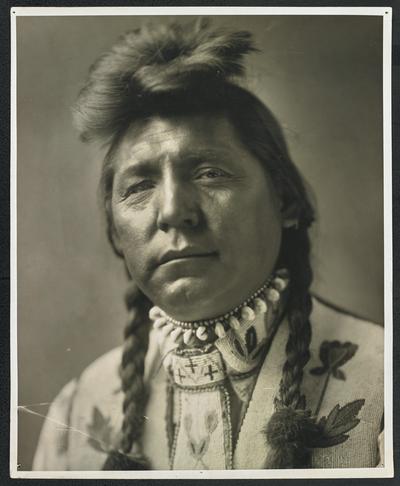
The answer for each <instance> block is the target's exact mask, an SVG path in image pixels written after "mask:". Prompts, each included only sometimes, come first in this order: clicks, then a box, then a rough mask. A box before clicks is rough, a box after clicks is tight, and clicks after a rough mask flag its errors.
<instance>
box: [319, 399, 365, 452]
mask: <svg viewBox="0 0 400 486" xmlns="http://www.w3.org/2000/svg"><path fill="white" fill-rule="evenodd" d="M364 403H365V400H364V399H360V400H354V401H353V402H350V403H347V404H346V405H344V406H343V407H341V406H340V405H335V406H334V407H333V409H332V410H331V411H330V413H329V415H328V416H327V417H321V419H320V420H319V421H318V423H317V426H318V428H319V434H318V435H317V436H315V437H313V440H312V443H311V444H310V447H332V446H334V445H338V444H341V443H343V442H345V441H346V440H347V439H348V438H349V436H348V435H346V434H347V432H350V430H352V429H354V427H356V426H357V425H358V424H359V423H360V419H359V418H358V413H359V412H360V410H361V408H362V407H363V405H364Z"/></svg>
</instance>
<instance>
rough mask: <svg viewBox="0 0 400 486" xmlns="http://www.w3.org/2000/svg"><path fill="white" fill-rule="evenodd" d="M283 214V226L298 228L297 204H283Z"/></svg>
mask: <svg viewBox="0 0 400 486" xmlns="http://www.w3.org/2000/svg"><path fill="white" fill-rule="evenodd" d="M281 215H282V227H283V228H296V229H297V227H298V225H299V210H298V207H297V205H296V204H295V203H294V202H292V203H289V204H284V203H283V202H282V205H281Z"/></svg>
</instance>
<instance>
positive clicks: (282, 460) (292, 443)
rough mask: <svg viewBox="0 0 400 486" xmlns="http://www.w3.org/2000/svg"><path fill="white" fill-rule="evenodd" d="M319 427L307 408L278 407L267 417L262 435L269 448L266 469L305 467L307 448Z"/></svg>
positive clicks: (317, 432) (308, 450)
mask: <svg viewBox="0 0 400 486" xmlns="http://www.w3.org/2000/svg"><path fill="white" fill-rule="evenodd" d="M319 434H320V429H319V427H318V426H317V424H316V423H315V420H314V418H313V417H312V416H311V411H309V410H308V411H304V410H295V409H293V408H291V407H282V408H279V409H278V410H276V412H275V413H274V414H273V415H272V417H271V418H270V420H269V422H268V424H267V426H266V429H265V436H266V441H267V444H268V446H269V447H270V451H269V452H268V455H267V458H266V461H265V464H264V467H265V468H266V469H291V468H304V467H309V464H310V460H311V454H310V449H309V448H308V447H307V444H309V443H310V442H311V440H312V438H314V437H315V436H318V435H319Z"/></svg>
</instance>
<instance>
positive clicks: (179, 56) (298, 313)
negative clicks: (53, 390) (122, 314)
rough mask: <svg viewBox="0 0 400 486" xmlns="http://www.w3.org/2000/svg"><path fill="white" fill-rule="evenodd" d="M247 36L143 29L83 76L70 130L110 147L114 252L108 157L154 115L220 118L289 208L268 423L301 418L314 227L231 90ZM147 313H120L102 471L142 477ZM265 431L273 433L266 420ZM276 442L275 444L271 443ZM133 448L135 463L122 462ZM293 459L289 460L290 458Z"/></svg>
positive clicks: (254, 105) (245, 95) (244, 97)
mask: <svg viewBox="0 0 400 486" xmlns="http://www.w3.org/2000/svg"><path fill="white" fill-rule="evenodd" d="M254 50H255V48H254V46H253V42H252V38H251V34H250V33H249V32H245V31H236V32H229V31H226V30H212V29H211V28H210V25H209V22H208V20H206V19H200V20H199V21H197V22H194V23H192V22H190V23H187V24H179V23H172V24H169V25H161V26H152V25H147V26H144V27H142V28H140V29H136V30H134V31H132V32H129V33H128V34H126V35H125V36H124V37H123V38H122V39H121V40H120V41H119V42H118V43H117V44H116V45H115V46H114V47H113V48H112V49H111V51H109V52H108V53H106V54H105V55H103V56H102V57H101V58H100V59H99V60H98V61H97V62H96V63H95V64H94V65H93V66H92V68H91V70H90V74H89V78H88V80H87V82H86V85H85V86H84V88H83V89H82V91H81V93H80V95H79V98H78V101H77V104H76V105H75V111H74V114H75V123H76V125H77V127H78V128H79V130H80V134H81V138H82V139H83V140H85V141H87V140H100V141H102V142H103V143H105V144H106V145H107V146H108V152H107V155H106V157H105V159H104V164H103V172H102V179H101V190H102V197H103V202H104V209H105V213H106V216H107V228H108V230H107V231H108V236H109V239H110V242H111V244H112V245H113V247H114V250H115V252H116V253H117V254H118V255H119V256H122V255H121V254H120V253H119V251H118V249H117V248H116V247H115V245H114V244H113V221H112V214H111V211H110V195H111V191H112V184H113V164H112V161H113V156H114V154H115V151H116V150H117V148H118V145H119V142H120V140H121V138H122V137H123V135H124V133H125V132H126V130H127V129H128V127H129V126H130V124H131V123H133V122H135V121H137V120H139V121H140V120H144V119H146V118H148V117H151V116H154V115H164V116H168V115H172V114H193V113H207V112H209V113H210V114H214V113H222V114H225V115H226V116H227V117H228V119H229V120H230V121H231V123H232V124H233V126H234V128H235V130H236V132H237V134H238V137H240V139H241V141H242V142H243V144H244V145H245V146H246V147H247V149H248V150H249V151H250V152H252V153H253V154H254V155H255V156H256V157H257V158H258V160H259V161H260V163H261V164H262V165H263V166H264V167H265V169H266V171H267V172H268V174H269V175H270V177H271V178H272V180H273V182H274V185H275V187H276V188H277V190H278V192H279V196H280V198H281V200H282V202H283V205H284V206H285V205H286V207H292V208H294V213H295V218H296V219H297V221H298V224H297V226H296V227H295V228H287V229H284V230H283V237H282V243H281V250H280V255H279V264H281V265H284V266H285V267H287V268H288V270H289V272H290V275H291V285H290V291H289V295H288V301H287V317H288V322H289V338H288V342H287V346H286V362H285V364H284V367H283V372H282V379H281V382H280V389H279V395H278V396H277V397H276V400H275V406H276V410H277V411H276V412H275V415H276V414H277V413H278V412H279V410H282V409H290V410H292V411H296V410H304V408H305V399H304V397H303V396H302V394H301V389H300V387H301V382H302V377H303V368H304V366H305V364H306V363H307V361H308V359H309V344H310V340H311V327H310V322H309V316H310V313H311V297H310V293H309V288H310V285H311V281H312V271H311V266H310V258H309V257H310V255H309V254H310V243H309V236H308V228H309V227H310V225H311V223H312V222H313V219H314V213H313V209H312V206H311V204H310V202H309V200H308V197H307V193H306V190H305V188H304V184H303V182H302V178H301V176H300V174H299V173H298V171H297V169H296V167H295V165H294V164H293V162H292V161H291V159H290V156H289V153H288V150H287V146H286V143H285V140H284V137H283V134H282V132H281V129H280V126H279V124H278V122H277V121H276V119H275V118H274V116H273V115H272V113H271V112H270V111H269V110H268V108H267V107H266V106H265V105H264V104H263V103H262V102H261V101H260V100H259V99H258V98H257V97H256V96H254V95H253V94H252V93H250V92H249V91H248V90H246V89H245V88H243V87H241V86H240V84H239V78H240V76H241V75H242V74H243V72H244V69H243V62H242V61H243V57H244V55H246V54H248V53H250V52H251V51H254ZM150 306H151V303H150V302H149V301H148V299H147V298H146V297H145V296H144V294H142V293H141V292H140V291H139V290H138V289H134V290H133V291H132V298H130V300H129V301H128V308H129V309H131V310H132V312H133V314H134V315H133V318H132V320H131V322H130V324H129V325H128V326H127V328H126V331H125V346H124V352H123V357H122V364H121V378H122V385H123V390H124V392H125V400H124V405H123V411H124V421H123V425H122V439H121V443H120V446H119V452H118V451H114V452H112V453H111V454H110V455H109V457H108V459H107V461H106V463H105V465H104V469H119V468H124V469H140V468H146V467H147V466H148V464H147V462H146V459H145V458H144V457H143V456H142V454H141V451H140V436H141V432H142V424H143V415H144V408H145V406H146V397H147V392H146V389H145V385H144V383H143V361H144V353H145V346H144V345H143V344H142V340H141V339H140V336H139V335H140V332H139V331H140V329H141V328H143V324H144V322H146V311H147V310H148V308H149V307H150ZM270 423H274V421H273V417H272V418H271V420H270ZM266 435H267V440H268V441H269V442H270V445H271V448H272V454H270V456H269V457H268V458H266V467H270V468H272V467H275V468H276V467H280V468H282V467H304V466H306V465H307V462H308V460H309V457H308V455H307V453H306V452H305V451H304V450H300V449H301V448H300V449H299V447H298V443H297V442H296V441H298V439H293V440H294V445H293V447H292V448H291V449H290V450H291V451H292V452H293V451H294V452H293V453H290V454H288V453H287V447H288V444H285V447H283V446H282V445H281V444H278V445H276V441H274V438H273V437H272V436H271V437H270V436H269V435H268V428H267V432H266ZM278 442H279V441H278ZM133 444H136V449H135V457H134V460H133V461H130V462H129V461H127V460H126V455H129V453H130V451H131V449H132V445H133ZM296 451H297V452H296Z"/></svg>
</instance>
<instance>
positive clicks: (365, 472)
mask: <svg viewBox="0 0 400 486" xmlns="http://www.w3.org/2000/svg"><path fill="white" fill-rule="evenodd" d="M127 15H131V16H152V15H165V16H182V15H213V16H216V15H231V16H232V15H243V16H244V15H245V16H251V15H269V16H272V15H325V16H329V15H358V16H381V17H382V21H383V66H382V69H383V83H382V84H383V98H382V100H383V182H384V323H385V338H384V346H385V348H384V349H385V351H384V356H385V358H384V359H385V387H384V415H385V438H384V441H385V444H384V446H385V447H384V449H385V458H384V464H385V466H384V467H377V468H340V469H289V470H280V469H276V470H266V469H265V470H264V469H262V470H261V469H256V470H254V469H246V470H226V471H217V470H210V471H206V470H198V471H197V470H196V471H193V470H191V471H135V472H132V471H19V470H18V464H17V462H18V416H17V410H18V366H17V113H16V107H17V90H16V81H17V68H16V56H17V53H16V19H17V17H22V16H23V17H30V16H31V17H37V16H41V17H44V16H127ZM10 16H11V125H10V132H11V133H10V134H11V148H10V156H11V167H10V240H11V241H10V243H11V244H10V266H11V269H10V279H11V286H10V289H11V297H10V359H11V394H10V476H11V478H32V479H34V478H40V479H78V478H79V479H133V478H134V479H150V478H152V479H239V478H240V479H243V478H247V479H250V478H251V479H285V478H286V479H293V478H296V479H301V478H307V479H308V478H310V479H311V478H312V479H314V478H315V479H317V478H323V479H328V478H390V477H394V465H393V452H394V451H393V372H392V363H393V308H392V305H393V304H392V303H393V273H392V268H393V249H392V94H391V93H392V92H391V79H392V70H391V68H392V59H391V52H392V9H391V7H14V8H11V11H10Z"/></svg>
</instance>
